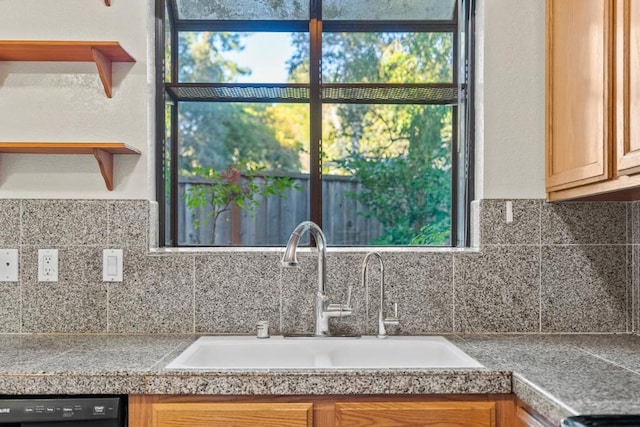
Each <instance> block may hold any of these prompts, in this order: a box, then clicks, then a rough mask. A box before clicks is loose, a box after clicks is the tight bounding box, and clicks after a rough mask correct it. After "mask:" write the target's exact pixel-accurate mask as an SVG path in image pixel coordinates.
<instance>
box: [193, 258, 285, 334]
mask: <svg viewBox="0 0 640 427" xmlns="http://www.w3.org/2000/svg"><path fill="white" fill-rule="evenodd" d="M195 265H196V267H195V268H196V273H195V322H196V325H195V327H196V332H206V333H214V334H255V333H256V324H257V322H258V321H259V320H267V321H268V322H269V332H270V333H271V334H272V335H278V334H280V256H279V254H266V253H263V254H260V253H233V254H220V255H218V254H216V255H207V256H197V257H196V262H195Z"/></svg>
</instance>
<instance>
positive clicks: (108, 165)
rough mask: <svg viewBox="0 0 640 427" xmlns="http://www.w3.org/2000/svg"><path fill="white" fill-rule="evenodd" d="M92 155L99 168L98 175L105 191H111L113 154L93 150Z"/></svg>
mask: <svg viewBox="0 0 640 427" xmlns="http://www.w3.org/2000/svg"><path fill="white" fill-rule="evenodd" d="M93 155H94V156H95V158H96V160H97V161H98V166H100V173H101V174H102V177H103V178H104V183H105V184H106V185H107V190H109V191H113V154H111V153H108V152H106V151H104V150H101V149H99V148H94V149H93Z"/></svg>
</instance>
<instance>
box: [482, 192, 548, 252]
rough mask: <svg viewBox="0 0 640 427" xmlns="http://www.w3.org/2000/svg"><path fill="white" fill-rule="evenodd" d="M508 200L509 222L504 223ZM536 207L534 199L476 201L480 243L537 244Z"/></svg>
mask: <svg viewBox="0 0 640 427" xmlns="http://www.w3.org/2000/svg"><path fill="white" fill-rule="evenodd" d="M507 202H511V205H512V213H513V222H511V223H507V220H506V204H507ZM540 206H541V201H540V200H537V199H533V200H528V199H520V200H518V199H515V200H511V199H507V200H499V199H495V200H489V199H485V200H481V201H480V230H481V231H480V244H481V245H516V244H519V245H537V244H540Z"/></svg>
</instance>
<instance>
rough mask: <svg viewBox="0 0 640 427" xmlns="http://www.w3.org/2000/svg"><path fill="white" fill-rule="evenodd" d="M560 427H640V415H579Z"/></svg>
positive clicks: (563, 421)
mask: <svg viewBox="0 0 640 427" xmlns="http://www.w3.org/2000/svg"><path fill="white" fill-rule="evenodd" d="M560 427H640V415H579V416H574V417H567V418H565V419H564V420H562V423H561V424H560Z"/></svg>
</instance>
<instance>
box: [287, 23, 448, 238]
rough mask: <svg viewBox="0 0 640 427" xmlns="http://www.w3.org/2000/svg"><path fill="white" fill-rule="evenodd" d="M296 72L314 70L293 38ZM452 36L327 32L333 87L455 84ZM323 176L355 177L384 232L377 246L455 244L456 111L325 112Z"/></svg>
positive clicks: (384, 108) (354, 107) (355, 107)
mask: <svg viewBox="0 0 640 427" xmlns="http://www.w3.org/2000/svg"><path fill="white" fill-rule="evenodd" d="M294 41H295V42H296V48H297V52H296V55H294V57H293V58H292V59H291V61H290V64H289V65H290V68H291V70H292V73H293V72H295V70H296V69H297V68H305V67H306V68H308V64H307V63H306V62H305V58H306V57H308V44H305V42H304V38H303V37H298V38H296V39H294ZM452 41H453V39H452V35H451V34H445V33H327V34H324V35H323V80H324V82H328V83H425V82H452V80H453V72H452V69H453V61H452V58H453V57H452V52H453V50H452ZM324 121H325V123H324V135H323V154H324V165H323V166H324V172H325V173H332V174H343V175H351V176H353V177H354V179H357V180H358V181H359V182H360V184H361V186H362V189H361V190H360V191H358V192H357V193H353V194H352V197H354V198H356V199H357V200H358V201H359V202H361V203H362V204H363V205H364V206H365V208H366V210H364V211H363V212H361V214H362V215H365V216H367V217H374V218H376V219H378V221H380V223H381V224H382V225H383V227H384V231H383V234H382V235H381V236H379V237H378V238H377V239H375V240H374V241H373V242H371V243H373V244H433V245H439V244H448V243H449V241H450V226H451V225H450V224H451V218H450V215H451V158H452V151H451V142H452V108H451V107H447V106H431V105H375V104H373V105H372V104H340V105H329V106H325V114H324Z"/></svg>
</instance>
